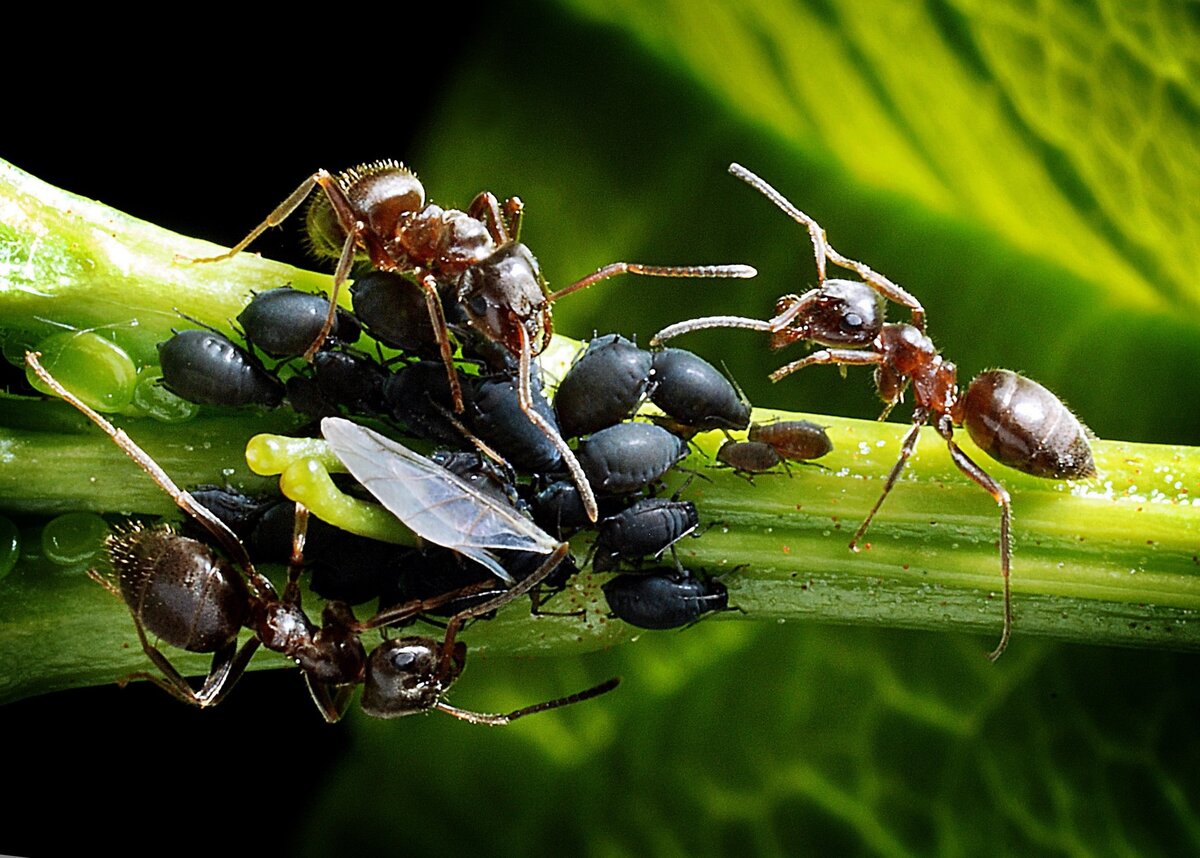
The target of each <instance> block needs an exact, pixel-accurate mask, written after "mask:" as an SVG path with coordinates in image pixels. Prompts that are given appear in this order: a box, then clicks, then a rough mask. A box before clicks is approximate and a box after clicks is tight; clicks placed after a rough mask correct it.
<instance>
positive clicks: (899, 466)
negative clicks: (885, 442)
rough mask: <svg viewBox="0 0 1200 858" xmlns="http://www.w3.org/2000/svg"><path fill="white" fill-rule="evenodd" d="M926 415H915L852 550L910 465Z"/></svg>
mask: <svg viewBox="0 0 1200 858" xmlns="http://www.w3.org/2000/svg"><path fill="white" fill-rule="evenodd" d="M925 418H926V414H925V412H924V411H917V412H914V414H913V426H912V428H911V429H909V430H908V434H907V435H905V436H904V441H903V442H901V444H900V458H899V459H897V460H896V464H894V465H893V466H892V471H891V473H890V474H888V478H887V482H886V483H884V484H883V493H882V494H881V495H879V500H877V501H875V506H873V507H871V511H870V512H869V513H867V517H866V518H865V519H863V523H862V524H860V525H859V526H858V530H856V531H854V537H853V538H852V539H851V540H850V550H851V551H853V552H855V553H857V552H858V541H859V540H860V539H862V537H863V534H864V533H866V532H867V528H868V527H870V526H871V520H872V519H873V518H875V513H877V512H879V508H880V507H881V506H883V501H884V500H885V499H886V498H887V496H888V493H889V492H891V490H892V486H894V485H896V480H897V479H898V478H899V476H900V472H901V471H903V470H904V466H905V465H906V464H907V463H908V457H909V456H911V455H912V452H913V450H915V449H916V447H917V439H918V438H919V437H921V427H922V426H924V425H925Z"/></svg>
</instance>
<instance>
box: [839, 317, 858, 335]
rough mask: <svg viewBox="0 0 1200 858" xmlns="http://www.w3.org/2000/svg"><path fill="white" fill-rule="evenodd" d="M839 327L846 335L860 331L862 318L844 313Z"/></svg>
mask: <svg viewBox="0 0 1200 858" xmlns="http://www.w3.org/2000/svg"><path fill="white" fill-rule="evenodd" d="M841 327H842V330H843V331H845V332H846V333H848V334H851V333H854V332H856V331H860V330H862V327H863V319H862V316H860V315H858V314H857V313H846V315H844V316H842V321H841Z"/></svg>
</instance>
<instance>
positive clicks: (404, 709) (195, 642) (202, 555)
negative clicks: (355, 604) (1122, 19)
mask: <svg viewBox="0 0 1200 858" xmlns="http://www.w3.org/2000/svg"><path fill="white" fill-rule="evenodd" d="M39 357H40V355H38V354H37V353H35V352H27V353H26V354H25V362H26V364H28V366H29V367H30V368H31V369H32V370H33V371H34V373H36V374H37V376H38V377H39V378H40V379H41V380H42V381H43V382H45V384H46V385H47V386H48V387H49V388H50V389H51V390H52V391H53V392H54V393H55V394H57V395H58V396H60V397H61V398H62V399H64V400H66V401H67V402H68V403H69V404H71V405H72V406H73V407H75V408H76V409H77V410H79V411H80V412H81V413H83V414H84V415H85V416H86V417H87V418H88V419H89V420H91V421H92V422H93V423H95V424H96V425H97V426H99V427H100V428H101V429H102V430H103V431H104V432H105V433H106V434H107V435H108V436H109V437H110V438H112V440H113V441H114V442H115V443H116V444H117V446H118V447H120V448H121V450H122V451H124V453H125V454H126V455H127V456H129V457H130V458H131V459H132V460H133V461H134V462H135V463H136V464H137V465H138V466H139V467H141V468H142V470H144V471H145V472H146V473H147V474H149V476H150V477H151V479H153V480H154V482H155V483H157V484H158V486H159V487H160V488H161V489H162V490H163V491H165V492H166V493H167V494H168V495H170V497H171V499H172V500H173V501H174V502H175V504H176V505H177V506H179V508H180V509H182V510H183V511H184V512H185V513H187V514H188V515H189V516H191V517H192V518H193V519H195V520H196V521H197V522H198V523H199V524H200V525H202V526H203V527H204V528H205V529H206V530H207V531H208V532H209V533H210V534H211V535H212V536H213V537H214V539H215V540H216V541H217V544H218V545H219V546H220V548H221V549H222V550H223V551H224V552H225V554H226V555H227V556H228V558H230V560H226V559H225V558H223V557H220V556H218V555H217V554H215V553H214V552H213V550H212V549H211V548H210V547H209V546H208V545H206V544H205V543H203V542H200V541H198V540H194V539H191V538H189V537H184V536H180V535H179V534H177V533H175V531H174V530H173V529H171V528H170V527H168V526H161V527H153V528H147V527H144V526H142V525H133V526H129V527H126V528H125V529H123V530H121V531H120V532H118V533H115V534H113V535H112V536H110V537H109V541H108V544H109V550H110V555H111V558H112V563H113V567H114V575H113V576H112V579H113V580H110V579H107V578H105V577H104V576H102V575H100V574H99V573H95V572H92V573H90V574H91V576H92V578H93V579H94V580H96V581H97V582H99V583H100V584H102V585H103V586H104V587H105V588H106V589H107V590H109V592H111V593H112V594H113V595H115V596H117V597H118V598H120V599H121V600H122V601H123V602H124V603H125V604H126V606H128V607H129V610H130V613H131V614H132V615H133V619H134V625H135V627H136V629H137V635H138V639H139V641H140V642H141V645H142V650H143V651H144V652H145V653H146V655H147V657H149V659H150V660H151V661H152V662H153V663H154V665H155V667H157V668H158V670H159V671H160V673H161V676H160V675H155V674H152V673H148V672H140V673H135V674H133V675H131V676H128V677H125V679H124V680H123V682H124V681H128V680H130V679H137V678H141V679H149V680H150V681H151V682H153V683H155V684H156V685H158V686H159V687H160V688H162V689H164V690H165V691H167V692H168V693H169V694H171V695H172V696H174V697H175V698H177V699H179V700H182V701H183V702H185V703H188V704H191V705H193V706H198V707H201V708H205V707H208V706H214V705H216V704H217V703H219V702H221V700H223V699H224V697H225V696H226V695H227V694H228V693H229V691H230V689H232V687H233V685H234V683H236V682H237V680H238V679H239V678H240V677H241V675H242V673H243V672H244V671H245V669H246V667H247V665H248V664H249V662H250V659H251V657H252V656H253V655H254V653H255V651H256V650H257V649H258V647H259V646H260V645H261V646H263V647H265V648H267V649H269V650H273V651H275V652H280V653H283V654H284V655H285V656H287V657H288V658H290V659H292V660H293V661H294V662H295V663H296V664H297V665H298V666H299V667H300V669H301V671H303V673H304V678H305V681H306V683H307V685H308V689H309V693H310V694H311V696H312V699H313V702H314V703H315V704H316V705H317V708H318V709H319V710H320V712H321V714H322V716H323V717H324V718H325V720H326V721H327V722H330V723H333V722H336V721H338V720H339V719H340V718H341V717H342V715H343V714H344V712H345V709H346V706H347V704H348V702H349V698H350V695H351V693H352V692H353V689H354V687H355V686H357V685H360V684H361V685H363V694H362V704H361V705H362V707H363V710H364V711H365V712H366V713H367V714H368V715H372V716H375V717H379V718H396V717H400V716H403V715H411V714H415V713H417V712H426V711H428V710H430V709H439V710H441V711H443V712H446V713H448V714H450V715H453V716H454V717H456V718H459V719H461V720H464V721H469V722H471V723H475V724H488V725H502V724H507V723H509V722H511V721H514V720H516V719H518V718H523V717H525V716H526V715H531V714H534V713H535V712H543V711H546V710H548V709H554V708H557V707H559V706H565V705H568V704H571V703H576V702H579V701H582V700H587V699H589V698H592V697H596V696H598V695H600V694H604V693H606V692H608V691H611V690H612V689H613V688H615V687H616V686H617V684H618V682H619V680H617V679H615V678H614V679H610V680H608V681H607V682H604V683H601V684H600V685H597V686H595V687H593V688H590V689H587V690H585V691H581V692H578V693H576V694H572V695H569V696H567V697H562V698H559V699H556V700H550V701H546V702H544V703H538V704H535V705H533V706H528V707H525V708H523V709H518V710H516V711H514V712H510V713H508V714H506V715H491V714H485V713H481V712H471V711H468V710H464V709H459V708H457V707H455V706H451V705H450V704H448V703H446V702H445V701H443V700H442V697H443V696H444V695H445V693H446V691H447V690H448V688H449V687H450V686H451V685H452V684H453V683H454V681H455V680H456V679H457V678H458V676H459V675H460V674H461V673H462V670H463V667H464V665H465V661H466V645H465V644H463V643H462V642H461V641H456V637H457V634H458V632H459V630H460V629H461V628H462V626H463V624H464V623H465V622H466V621H468V620H470V619H472V618H474V617H478V616H482V615H483V614H486V613H489V612H491V611H494V610H496V609H498V608H501V607H503V606H504V605H506V604H508V603H509V602H511V601H512V600H513V599H515V598H517V597H518V596H521V595H523V594H525V593H527V592H529V590H531V589H532V588H533V587H535V586H536V585H537V584H538V583H540V582H541V581H542V580H543V579H544V578H545V577H546V576H547V575H549V574H550V573H551V572H552V571H553V570H554V568H555V567H556V566H557V565H558V563H559V561H561V560H562V559H563V558H564V557H565V556H566V553H567V546H566V544H565V543H563V544H561V545H560V546H559V548H558V549H557V550H556V551H555V552H554V553H552V554H551V555H550V556H549V557H547V559H546V560H545V561H544V562H543V563H542V565H541V566H539V567H538V569H537V570H536V571H535V572H534V573H533V574H532V575H530V576H529V577H528V578H526V579H524V580H523V581H521V582H520V583H518V584H517V585H515V586H514V587H513V588H512V589H510V590H506V591H505V592H504V593H502V594H501V595H499V596H497V597H495V598H492V599H489V600H487V601H485V602H484V603H482V604H479V605H475V606H473V607H469V608H466V609H464V610H462V611H460V612H458V613H457V614H455V615H454V616H453V617H452V618H451V619H450V621H449V623H447V625H446V631H445V635H444V637H443V639H442V640H441V641H437V640H434V639H432V638H422V637H405V638H395V639H388V640H385V641H384V642H383V643H382V644H380V645H379V646H378V647H376V648H375V650H374V651H372V652H371V654H370V655H369V656H368V655H367V653H366V650H365V648H364V647H363V644H362V641H361V639H360V637H359V636H360V635H361V633H362V632H365V631H369V630H371V629H381V628H383V627H385V626H387V625H389V624H392V623H395V622H400V621H402V620H404V619H407V618H408V617H411V616H414V615H416V614H419V613H422V612H424V611H427V610H429V609H431V608H435V607H438V606H439V605H442V604H445V603H447V602H450V601H452V600H454V599H457V598H460V597H462V596H464V595H469V594H470V592H474V591H475V590H476V589H477V587H475V586H472V587H467V588H463V589H459V590H454V591H452V592H450V593H446V594H443V595H441V596H438V597H435V598H432V599H425V600H416V601H410V602H406V603H404V604H401V605H397V606H394V607H392V608H389V609H386V610H383V611H381V612H379V613H378V614H376V615H375V616H374V617H372V618H371V619H369V620H366V621H364V622H359V621H357V620H356V619H355V617H354V613H353V611H352V609H351V608H350V606H349V605H347V604H346V603H344V602H340V601H330V602H327V603H326V605H325V609H324V611H323V612H322V618H321V625H320V626H319V627H318V626H317V625H316V624H314V623H313V622H312V621H311V620H310V619H309V617H308V615H307V614H306V613H305V612H304V610H303V608H302V607H301V605H300V586H299V578H300V572H301V569H302V566H303V550H304V541H305V534H306V532H307V524H308V510H307V509H306V508H305V507H304V506H303V505H301V504H297V505H296V518H295V523H294V533H293V541H292V557H291V561H290V563H289V564H288V573H287V584H286V585H285V587H284V590H283V595H282V596H280V595H279V594H278V592H277V591H276V589H275V586H274V585H273V584H272V583H271V582H270V580H268V579H267V578H266V577H265V576H264V575H262V574H261V573H260V572H259V571H258V570H257V569H255V567H254V565H253V563H252V562H251V560H250V556H249V554H248V553H247V551H246V548H245V546H244V545H243V544H242V542H241V540H239V539H238V538H237V536H236V535H234V533H233V531H231V530H230V529H229V528H228V526H226V525H225V523H224V522H222V521H221V520H220V519H219V518H217V517H216V516H215V515H214V514H213V513H212V512H210V511H209V510H208V509H207V508H206V507H205V506H203V505H202V504H200V503H199V502H198V501H197V500H196V499H195V498H194V497H192V495H191V494H190V493H189V492H186V491H184V490H183V489H180V488H179V486H177V485H176V484H175V482H174V481H173V480H172V479H171V478H170V477H169V476H168V475H167V474H166V472H165V471H163V470H162V468H161V467H160V466H159V465H158V463H157V462H155V461H154V460H153V459H152V458H151V457H150V456H149V454H147V453H146V452H145V451H144V450H143V449H142V448H141V447H139V446H138V445H137V444H136V443H134V441H133V440H132V439H131V438H130V437H129V436H128V435H126V434H125V432H124V431H123V430H120V429H117V428H116V427H115V426H113V425H112V424H111V423H109V422H108V420H106V419H105V418H104V417H102V416H100V415H99V414H98V413H96V412H95V411H94V410H93V409H92V408H90V407H89V406H88V405H87V404H85V403H84V402H82V401H80V400H79V399H78V398H77V397H76V396H75V395H74V394H72V393H71V392H70V391H68V390H67V389H66V388H64V387H63V386H62V385H61V384H60V383H59V382H58V381H57V380H56V379H55V378H54V377H53V376H52V375H51V374H50V373H49V372H47V371H46V370H45V368H43V367H42V365H41V363H40V362H39V361H38V358H39ZM230 561H232V564H231V562H230ZM234 566H236V567H238V568H240V573H239V572H238V571H237V570H235V568H234ZM243 627H245V628H249V629H250V631H251V633H252V635H251V637H250V639H249V640H247V641H246V642H245V643H244V644H242V645H241V647H239V646H238V632H239V630H240V629H241V628H243ZM147 632H149V633H150V634H152V635H154V636H155V637H157V638H158V639H160V640H164V641H166V642H167V643H169V644H171V645H173V646H177V647H180V648H182V649H186V650H189V651H192V652H211V653H213V660H212V666H211V668H210V669H209V672H208V674H207V676H206V677H205V678H204V681H203V683H202V684H201V686H200V688H199V689H195V688H193V687H192V686H191V685H190V684H189V683H188V681H187V680H186V679H185V678H184V677H183V675H182V674H180V673H179V671H178V670H177V669H176V668H175V667H174V666H173V665H172V664H171V662H170V661H169V660H168V659H167V657H166V656H165V655H163V654H162V652H160V651H159V650H158V648H157V647H155V646H154V645H153V644H151V642H150V639H149V638H148V636H147Z"/></svg>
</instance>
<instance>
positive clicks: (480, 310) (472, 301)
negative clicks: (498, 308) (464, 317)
mask: <svg viewBox="0 0 1200 858" xmlns="http://www.w3.org/2000/svg"><path fill="white" fill-rule="evenodd" d="M487 312H488V300H487V296H485V295H473V296H471V297H470V298H468V299H467V314H468V315H469V316H471V317H472V318H474V319H481V318H483V317H484V316H486V315H487Z"/></svg>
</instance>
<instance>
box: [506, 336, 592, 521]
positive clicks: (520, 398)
mask: <svg viewBox="0 0 1200 858" xmlns="http://www.w3.org/2000/svg"><path fill="white" fill-rule="evenodd" d="M517 335H518V337H519V338H520V340H521V352H520V356H519V359H518V361H517V403H518V404H519V405H520V407H521V413H522V414H524V415H525V416H526V417H528V418H529V422H530V423H532V424H533V425H534V426H536V427H537V428H538V430H539V431H540V432H541V433H542V434H543V435H545V436H546V439H547V440H548V441H549V442H550V443H551V444H553V445H554V449H556V450H558V452H559V454H560V455H561V456H562V459H563V463H564V464H566V466H567V470H568V471H570V473H571V482H573V483H575V488H577V489H579V499H580V500H581V501H582V502H583V510H584V512H585V513H587V517H588V521H595V520H596V518H597V517H598V516H599V514H600V509H599V507H598V506H597V505H596V494H595V492H593V491H592V486H591V484H590V483H589V482H588V479H587V475H586V474H585V473H584V472H583V466H582V465H580V464H579V460H578V459H577V458H575V453H574V452H573V451H572V450H571V448H570V447H568V446H567V442H566V441H565V440H564V439H563V437H562V435H561V434H559V432H558V430H556V429H555V428H554V427H553V426H552V425H550V423H549V422H548V421H547V420H546V418H544V417H542V415H540V414H538V413H537V411H536V410H535V409H534V407H533V391H532V390H530V388H529V369H530V364H531V362H532V357H531V354H530V348H529V334H528V333H527V332H526V330H525V326H524V325H517Z"/></svg>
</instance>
